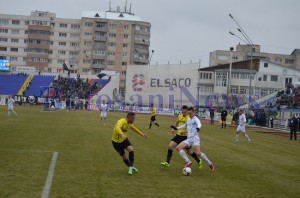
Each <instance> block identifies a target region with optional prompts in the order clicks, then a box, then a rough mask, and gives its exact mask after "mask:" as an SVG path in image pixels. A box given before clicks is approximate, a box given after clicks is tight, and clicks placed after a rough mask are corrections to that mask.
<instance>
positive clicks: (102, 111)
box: [99, 100, 108, 126]
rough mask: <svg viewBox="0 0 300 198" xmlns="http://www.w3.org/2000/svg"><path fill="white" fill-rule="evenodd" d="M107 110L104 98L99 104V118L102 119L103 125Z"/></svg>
mask: <svg viewBox="0 0 300 198" xmlns="http://www.w3.org/2000/svg"><path fill="white" fill-rule="evenodd" d="M107 111H108V105H107V104H106V101H105V100H102V104H101V105H100V120H99V124H100V122H101V120H104V126H105V125H106V116H107Z"/></svg>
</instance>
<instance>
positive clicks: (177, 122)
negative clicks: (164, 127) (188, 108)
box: [171, 120, 179, 134]
mask: <svg viewBox="0 0 300 198" xmlns="http://www.w3.org/2000/svg"><path fill="white" fill-rule="evenodd" d="M178 124H179V121H178V120H176V122H175V124H174V125H173V126H175V127H177V126H178ZM171 131H172V133H173V134H174V133H175V129H174V128H172V127H171Z"/></svg>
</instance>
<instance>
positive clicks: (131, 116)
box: [126, 112, 135, 124]
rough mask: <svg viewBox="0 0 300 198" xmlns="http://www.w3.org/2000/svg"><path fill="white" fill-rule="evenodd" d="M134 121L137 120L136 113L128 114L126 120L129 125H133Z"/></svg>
mask: <svg viewBox="0 0 300 198" xmlns="http://www.w3.org/2000/svg"><path fill="white" fill-rule="evenodd" d="M134 119H135V113H133V112H129V113H127V116H126V120H127V122H128V123H130V124H132V123H133V122H134Z"/></svg>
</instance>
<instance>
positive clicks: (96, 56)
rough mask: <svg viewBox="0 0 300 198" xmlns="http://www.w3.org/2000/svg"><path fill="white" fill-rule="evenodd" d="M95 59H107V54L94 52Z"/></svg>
mask: <svg viewBox="0 0 300 198" xmlns="http://www.w3.org/2000/svg"><path fill="white" fill-rule="evenodd" d="M93 59H102V60H105V55H103V54H93Z"/></svg>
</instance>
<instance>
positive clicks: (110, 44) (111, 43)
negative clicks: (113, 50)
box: [108, 42, 116, 47]
mask: <svg viewBox="0 0 300 198" xmlns="http://www.w3.org/2000/svg"><path fill="white" fill-rule="evenodd" d="M108 46H111V47H113V46H116V43H114V42H110V43H108Z"/></svg>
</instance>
